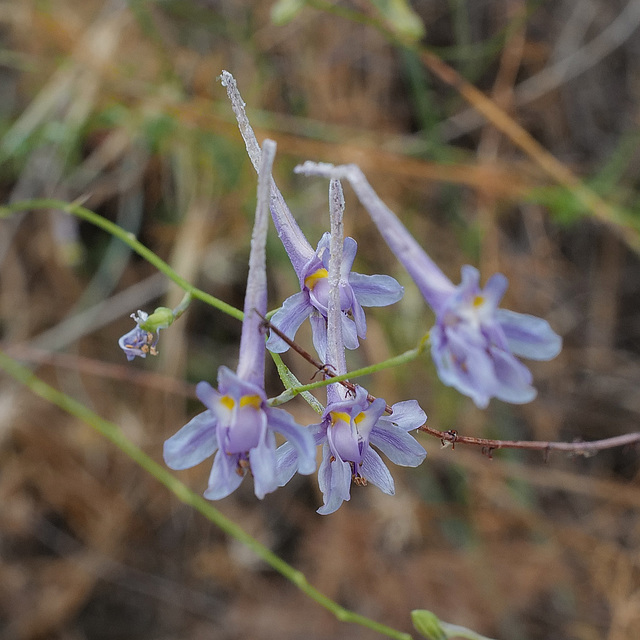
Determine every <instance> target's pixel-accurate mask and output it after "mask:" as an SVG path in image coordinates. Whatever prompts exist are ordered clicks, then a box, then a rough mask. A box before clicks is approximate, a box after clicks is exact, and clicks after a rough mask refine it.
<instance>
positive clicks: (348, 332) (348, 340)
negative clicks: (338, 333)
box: [342, 313, 360, 351]
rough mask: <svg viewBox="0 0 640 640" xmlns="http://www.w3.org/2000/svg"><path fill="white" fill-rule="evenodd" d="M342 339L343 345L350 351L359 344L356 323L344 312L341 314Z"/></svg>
mask: <svg viewBox="0 0 640 640" xmlns="http://www.w3.org/2000/svg"><path fill="white" fill-rule="evenodd" d="M342 340H343V342H344V346H345V347H346V348H347V349H350V350H352V351H353V350H354V349H357V348H358V347H359V346H360V342H359V341H358V329H357V328H356V323H355V322H354V321H353V320H352V319H351V318H348V317H347V316H346V315H345V314H344V313H343V314H342Z"/></svg>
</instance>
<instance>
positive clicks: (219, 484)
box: [204, 451, 244, 500]
mask: <svg viewBox="0 0 640 640" xmlns="http://www.w3.org/2000/svg"><path fill="white" fill-rule="evenodd" d="M238 459H239V456H238V455H235V456H228V455H225V454H224V453H222V452H221V451H218V453H217V455H216V457H215V460H214V461H213V467H212V468H211V474H210V476H209V486H208V488H207V490H206V491H205V492H204V497H205V498H207V500H220V499H221V498H226V497H227V496H228V495H229V494H231V493H233V492H234V491H235V490H236V489H237V488H238V487H239V486H240V483H241V482H242V480H243V478H244V475H240V474H238V473H237V471H236V470H237V468H238Z"/></svg>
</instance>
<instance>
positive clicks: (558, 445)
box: [419, 425, 640, 460]
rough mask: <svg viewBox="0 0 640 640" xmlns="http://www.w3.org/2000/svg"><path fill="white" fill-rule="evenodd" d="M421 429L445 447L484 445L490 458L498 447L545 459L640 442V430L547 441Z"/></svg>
mask: <svg viewBox="0 0 640 640" xmlns="http://www.w3.org/2000/svg"><path fill="white" fill-rule="evenodd" d="M419 431H423V432H424V433H428V434H429V435H430V436H435V437H436V438H440V442H441V443H442V446H443V447H448V446H451V448H455V445H456V444H470V445H475V446H477V447H482V453H484V454H485V455H487V456H488V457H489V458H491V457H492V454H493V452H494V451H495V450H496V449H530V450H533V451H542V453H543V454H544V456H545V460H546V458H547V456H548V455H549V452H551V451H564V452H566V453H569V454H571V455H574V456H585V457H589V456H593V455H595V454H596V453H597V452H598V451H602V450H603V449H613V448H614V447H624V446H629V445H636V444H638V443H640V432H635V433H625V434H624V435H621V436H614V437H613V438H604V439H602V440H592V441H591V442H583V441H576V442H545V441H536V440H490V439H488V438H474V437H471V436H461V435H460V434H459V433H458V432H457V431H455V430H454V429H450V430H449V431H440V430H438V429H434V428H433V427H428V426H427V425H423V426H422V427H420V428H419Z"/></svg>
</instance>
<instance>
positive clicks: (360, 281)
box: [349, 272, 404, 307]
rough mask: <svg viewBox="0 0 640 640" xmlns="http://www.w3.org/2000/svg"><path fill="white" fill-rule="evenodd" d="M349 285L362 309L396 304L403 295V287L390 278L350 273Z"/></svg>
mask: <svg viewBox="0 0 640 640" xmlns="http://www.w3.org/2000/svg"><path fill="white" fill-rule="evenodd" d="M349 284H350V285H351V287H352V288H353V292H354V293H355V295H356V298H357V299H358V302H359V303H360V304H361V305H362V306H363V307H386V306H387V305H390V304H393V303H394V302H398V300H400V299H401V298H402V296H403V295H404V287H403V286H402V285H401V284H400V283H399V282H398V281H397V280H396V279H395V278H392V277H391V276H384V275H373V276H367V275H363V274H362V273H354V272H351V273H350V274H349Z"/></svg>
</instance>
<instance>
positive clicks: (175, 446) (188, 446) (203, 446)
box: [163, 410, 218, 470]
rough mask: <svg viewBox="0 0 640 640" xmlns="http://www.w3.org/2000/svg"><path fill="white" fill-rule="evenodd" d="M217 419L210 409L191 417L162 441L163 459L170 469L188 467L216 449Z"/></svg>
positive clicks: (210, 454) (199, 461)
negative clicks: (173, 433) (178, 429)
mask: <svg viewBox="0 0 640 640" xmlns="http://www.w3.org/2000/svg"><path fill="white" fill-rule="evenodd" d="M216 424H217V421H216V419H215V417H214V415H213V413H212V412H211V411H208V410H207V411H203V412H202V413H199V414H198V415H197V416H195V418H192V419H191V420H190V421H189V422H187V424H185V425H184V427H182V429H180V431H178V432H177V433H176V434H175V435H173V436H171V438H169V439H168V440H166V441H165V443H164V449H163V455H164V461H165V462H166V464H167V466H168V467H169V468H170V469H175V470H178V469H190V468H191V467H194V466H195V465H197V464H200V463H201V462H202V461H203V460H206V459H207V458H208V457H210V456H212V455H213V454H214V453H215V452H216V450H217V449H218V438H217V435H216Z"/></svg>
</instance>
